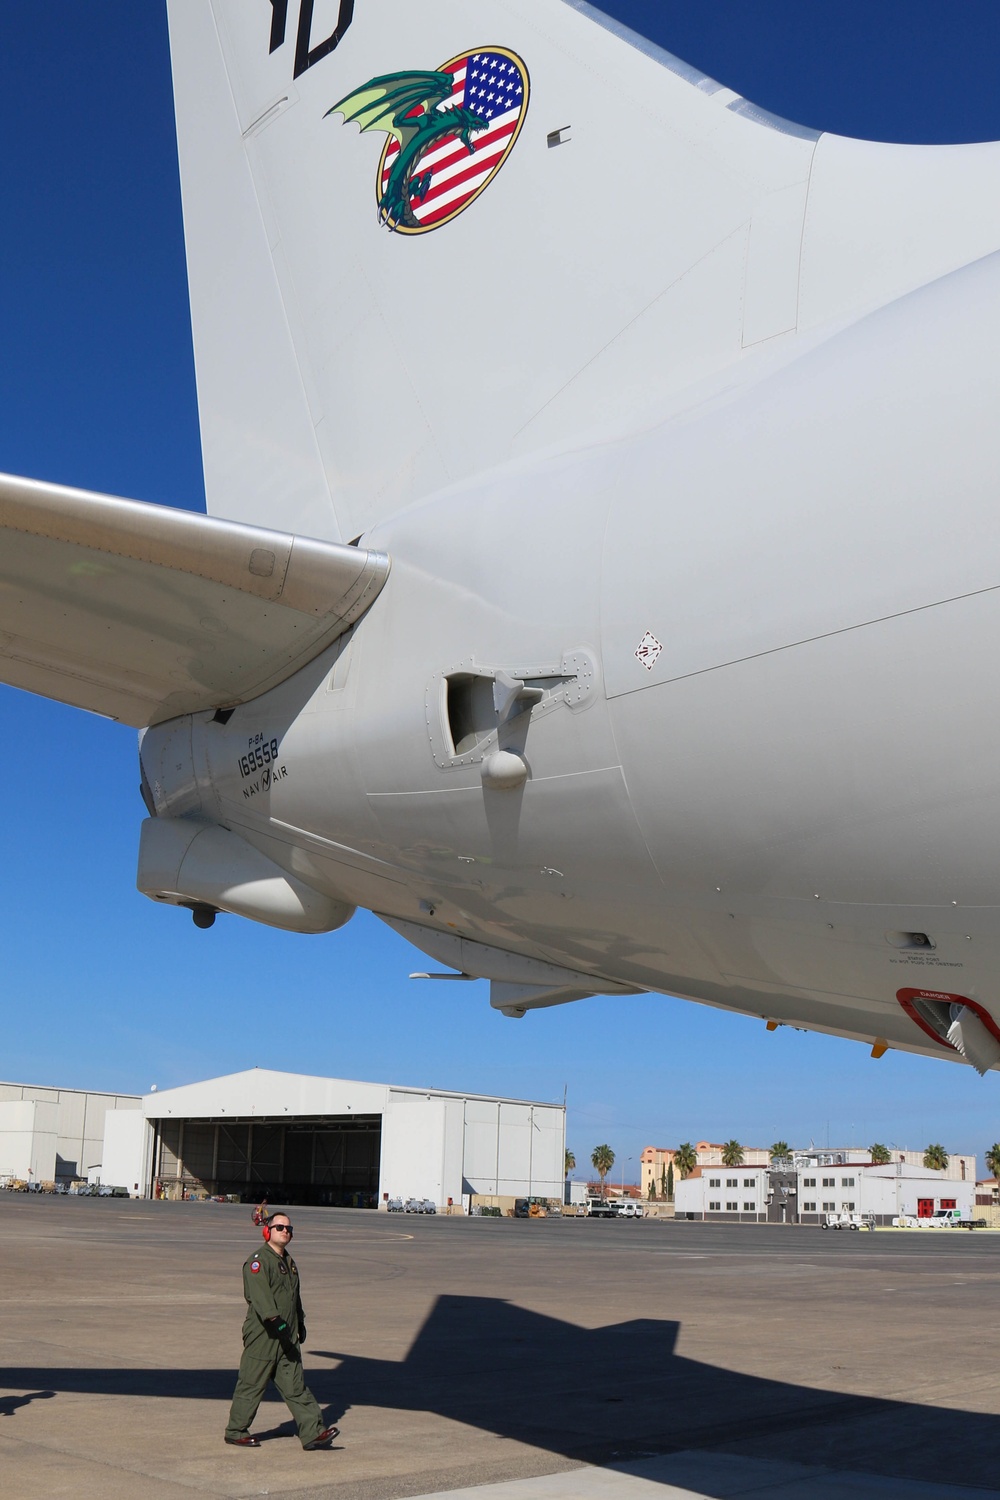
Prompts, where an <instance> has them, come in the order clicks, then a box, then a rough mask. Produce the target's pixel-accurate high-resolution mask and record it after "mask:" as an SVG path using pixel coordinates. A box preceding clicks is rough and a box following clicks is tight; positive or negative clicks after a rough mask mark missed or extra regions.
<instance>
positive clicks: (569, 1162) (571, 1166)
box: [565, 1151, 576, 1177]
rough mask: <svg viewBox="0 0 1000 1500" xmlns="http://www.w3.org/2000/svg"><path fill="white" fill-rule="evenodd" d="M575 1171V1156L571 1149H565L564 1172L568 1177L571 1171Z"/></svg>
mask: <svg viewBox="0 0 1000 1500" xmlns="http://www.w3.org/2000/svg"><path fill="white" fill-rule="evenodd" d="M575 1171H576V1157H575V1156H574V1155H573V1153H572V1151H567V1152H566V1174H565V1175H566V1176H567V1177H568V1176H569V1174H570V1173H571V1172H575Z"/></svg>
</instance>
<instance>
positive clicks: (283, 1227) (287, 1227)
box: [271, 1224, 292, 1234]
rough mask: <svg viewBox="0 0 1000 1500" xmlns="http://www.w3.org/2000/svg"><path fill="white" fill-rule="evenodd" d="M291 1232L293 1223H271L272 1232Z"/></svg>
mask: <svg viewBox="0 0 1000 1500" xmlns="http://www.w3.org/2000/svg"><path fill="white" fill-rule="evenodd" d="M291 1232H292V1226H291V1224H272V1225H271V1233H272V1234H291Z"/></svg>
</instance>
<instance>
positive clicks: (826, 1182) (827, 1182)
mask: <svg viewBox="0 0 1000 1500" xmlns="http://www.w3.org/2000/svg"><path fill="white" fill-rule="evenodd" d="M823 1186H824V1187H836V1186H837V1179H836V1177H824V1178H823Z"/></svg>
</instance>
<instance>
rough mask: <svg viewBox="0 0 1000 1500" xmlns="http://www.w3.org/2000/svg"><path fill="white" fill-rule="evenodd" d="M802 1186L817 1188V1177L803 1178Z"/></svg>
mask: <svg viewBox="0 0 1000 1500" xmlns="http://www.w3.org/2000/svg"><path fill="white" fill-rule="evenodd" d="M802 1186H803V1187H815V1186H816V1179H815V1177H803V1179H802Z"/></svg>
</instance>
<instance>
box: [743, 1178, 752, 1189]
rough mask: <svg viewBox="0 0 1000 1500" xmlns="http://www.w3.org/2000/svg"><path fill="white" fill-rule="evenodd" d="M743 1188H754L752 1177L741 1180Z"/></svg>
mask: <svg viewBox="0 0 1000 1500" xmlns="http://www.w3.org/2000/svg"><path fill="white" fill-rule="evenodd" d="M743 1186H744V1187H745V1188H752V1187H753V1186H754V1180H753V1178H752V1177H744V1179H743Z"/></svg>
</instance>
